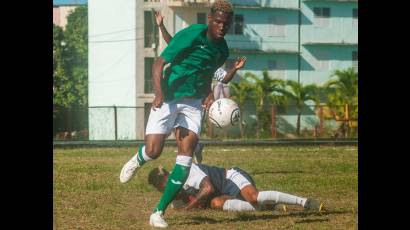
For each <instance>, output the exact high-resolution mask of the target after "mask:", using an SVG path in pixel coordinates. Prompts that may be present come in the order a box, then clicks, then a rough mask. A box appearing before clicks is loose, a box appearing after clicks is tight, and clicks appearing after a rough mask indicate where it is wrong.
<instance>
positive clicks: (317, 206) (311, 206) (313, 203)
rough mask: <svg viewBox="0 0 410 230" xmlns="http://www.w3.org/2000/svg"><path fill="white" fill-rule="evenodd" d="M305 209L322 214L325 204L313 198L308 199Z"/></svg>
mask: <svg viewBox="0 0 410 230" xmlns="http://www.w3.org/2000/svg"><path fill="white" fill-rule="evenodd" d="M303 208H304V209H305V210H306V211H315V212H321V211H322V210H323V203H321V202H319V201H317V200H314V199H312V198H308V199H307V200H306V203H305V206H303Z"/></svg>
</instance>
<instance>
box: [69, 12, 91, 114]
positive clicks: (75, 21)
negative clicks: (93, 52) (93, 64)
mask: <svg viewBox="0 0 410 230" xmlns="http://www.w3.org/2000/svg"><path fill="white" fill-rule="evenodd" d="M64 39H65V42H66V52H65V55H66V61H65V70H66V71H67V75H68V76H69V77H70V82H71V83H72V84H70V88H69V90H70V93H69V95H68V96H69V97H70V98H71V99H72V103H71V104H70V105H78V106H87V104H88V97H87V96H88V95H87V94H88V84H87V83H88V82H87V81H88V16H87V7H86V6H80V7H77V8H76V9H75V11H74V12H73V13H71V14H70V15H69V16H68V17H67V27H66V30H65V32H64Z"/></svg>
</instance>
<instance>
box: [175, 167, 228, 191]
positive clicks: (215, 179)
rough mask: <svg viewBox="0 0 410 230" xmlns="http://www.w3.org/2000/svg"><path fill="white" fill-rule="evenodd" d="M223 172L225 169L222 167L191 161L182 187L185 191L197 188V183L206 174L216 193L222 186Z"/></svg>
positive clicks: (224, 172)
mask: <svg viewBox="0 0 410 230" xmlns="http://www.w3.org/2000/svg"><path fill="white" fill-rule="evenodd" d="M225 174H226V170H225V169H224V168H219V167H214V166H208V165H203V164H195V163H192V165H191V169H190V171H189V175H188V179H187V180H186V181H185V184H184V186H183V189H184V190H185V191H189V190H190V189H195V190H199V185H200V184H201V182H202V180H203V179H204V178H205V177H206V176H208V177H209V179H210V180H211V183H212V185H213V186H214V188H215V191H216V193H219V192H220V191H222V186H223V184H224V181H225V180H226V175H225Z"/></svg>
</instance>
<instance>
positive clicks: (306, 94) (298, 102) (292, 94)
mask: <svg viewBox="0 0 410 230" xmlns="http://www.w3.org/2000/svg"><path fill="white" fill-rule="evenodd" d="M279 91H280V92H281V93H283V94H284V95H285V96H287V97H288V98H289V99H292V100H293V101H294V102H295V106H296V111H297V121H296V135H298V136H300V118H301V116H302V109H303V106H304V105H305V102H306V101H309V100H311V101H314V102H315V104H319V100H320V99H319V97H318V95H319V93H318V91H319V87H318V86H316V85H315V84H309V85H303V84H301V83H299V82H296V81H292V80H288V81H286V85H285V87H284V88H282V89H279Z"/></svg>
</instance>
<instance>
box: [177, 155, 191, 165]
mask: <svg viewBox="0 0 410 230" xmlns="http://www.w3.org/2000/svg"><path fill="white" fill-rule="evenodd" d="M176 164H179V165H182V166H185V167H191V165H192V157H189V156H183V155H177V160H176Z"/></svg>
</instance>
